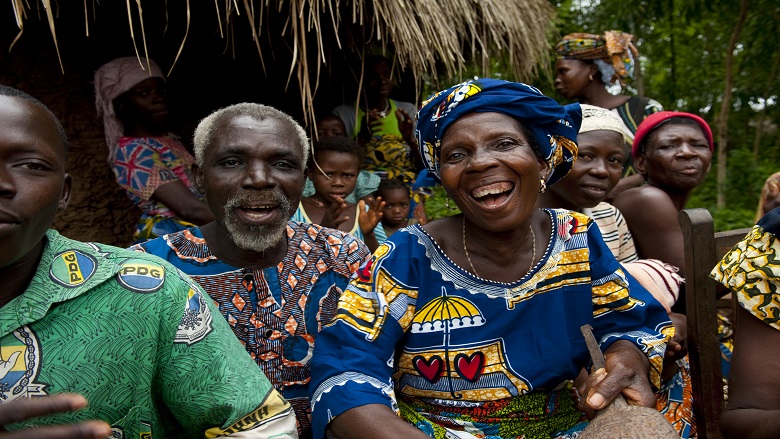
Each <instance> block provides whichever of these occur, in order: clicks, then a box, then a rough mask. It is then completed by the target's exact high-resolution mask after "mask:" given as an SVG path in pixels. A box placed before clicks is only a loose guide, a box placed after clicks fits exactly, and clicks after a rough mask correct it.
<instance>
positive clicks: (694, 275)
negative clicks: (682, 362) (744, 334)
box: [678, 209, 750, 439]
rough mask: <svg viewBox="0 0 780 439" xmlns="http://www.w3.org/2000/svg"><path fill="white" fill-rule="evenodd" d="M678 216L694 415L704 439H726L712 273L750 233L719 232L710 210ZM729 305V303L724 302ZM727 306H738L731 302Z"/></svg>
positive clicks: (747, 230)
mask: <svg viewBox="0 0 780 439" xmlns="http://www.w3.org/2000/svg"><path fill="white" fill-rule="evenodd" d="M678 220H679V222H680V228H681V229H682V232H683V237H684V241H685V299H684V300H685V314H686V319H687V325H688V358H689V360H690V366H691V380H692V383H693V414H694V417H695V420H696V428H697V431H698V434H699V436H698V437H699V438H700V439H713V438H717V439H719V438H722V435H721V434H720V426H719V421H720V415H721V413H722V412H723V380H722V376H723V375H722V370H721V352H720V342H719V339H718V316H717V313H718V304H719V300H718V292H717V289H718V283H717V282H716V281H714V280H713V279H711V278H710V277H709V274H710V272H711V271H712V268H713V267H715V265H716V264H717V263H718V262H719V261H720V259H721V258H722V257H723V255H724V254H726V252H728V251H729V250H730V249H731V248H732V247H734V245H735V244H736V243H737V242H739V241H741V240H742V239H743V238H744V237H745V235H746V234H747V233H748V232H749V231H750V229H749V228H747V229H738V230H729V231H727V232H719V233H715V229H714V226H713V221H712V216H711V215H710V213H709V211H707V209H685V210H683V211H681V212H680V214H679V217H678ZM720 303H721V305H723V301H721V302H720ZM726 305H727V306H732V305H731V303H730V302H727V303H726Z"/></svg>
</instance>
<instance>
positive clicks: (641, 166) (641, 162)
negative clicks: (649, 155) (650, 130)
mask: <svg viewBox="0 0 780 439" xmlns="http://www.w3.org/2000/svg"><path fill="white" fill-rule="evenodd" d="M634 169H636V172H637V173H638V174H641V175H647V159H646V158H645V155H644V154H639V155H638V156H637V157H636V158H634Z"/></svg>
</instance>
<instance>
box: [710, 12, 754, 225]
mask: <svg viewBox="0 0 780 439" xmlns="http://www.w3.org/2000/svg"><path fill="white" fill-rule="evenodd" d="M749 6H750V0H742V1H741V2H740V5H739V20H737V25H736V26H735V27H734V32H733V33H732V34H731V39H730V40H729V46H728V49H727V50H728V51H727V52H726V77H725V78H724V87H723V101H722V102H721V106H720V114H719V115H718V174H717V197H716V200H717V207H718V209H723V208H725V207H726V153H727V151H728V124H729V112H730V111H731V88H732V87H733V85H734V72H733V65H734V49H735V48H736V47H737V41H738V40H739V35H740V34H741V33H742V28H743V27H744V26H745V20H746V19H747V12H748V8H749Z"/></svg>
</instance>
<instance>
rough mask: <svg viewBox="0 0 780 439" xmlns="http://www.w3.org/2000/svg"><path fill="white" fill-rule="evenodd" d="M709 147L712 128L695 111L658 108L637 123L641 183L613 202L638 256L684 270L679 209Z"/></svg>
mask: <svg viewBox="0 0 780 439" xmlns="http://www.w3.org/2000/svg"><path fill="white" fill-rule="evenodd" d="M712 149H713V142H712V130H711V129H710V127H709V125H707V122H705V121H704V119H702V118H701V117H699V116H696V115H695V114H691V113H682V112H677V111H661V112H658V113H655V114H652V115H650V116H648V117H647V118H646V119H645V120H644V121H643V122H642V123H641V124H640V125H639V129H637V131H636V136H635V137H634V143H633V147H632V154H633V156H634V166H635V167H636V169H637V172H639V173H640V174H641V175H643V176H644V177H645V184H644V185H642V186H640V187H637V188H632V189H629V190H626V191H625V192H622V193H621V194H619V195H618V196H617V197H616V198H615V201H614V203H613V204H614V205H615V207H617V208H618V209H620V211H621V212H623V215H624V216H625V218H626V222H628V228H629V230H631V234H632V235H633V237H634V243H635V244H636V247H637V253H639V257H640V258H642V259H659V260H661V261H664V262H666V263H668V264H672V265H674V266H675V267H678V268H679V269H680V274H681V275H684V273H683V270H684V269H685V267H684V265H685V264H684V260H683V254H684V252H683V234H682V230H681V229H680V224H679V223H678V222H677V214H678V212H679V211H681V210H682V209H685V205H686V204H687V203H688V199H689V198H690V196H691V192H693V190H694V189H695V188H696V187H698V186H699V185H700V184H702V182H704V178H705V177H706V176H707V172H708V171H709V169H710V164H711V162H712ZM678 305H681V302H678Z"/></svg>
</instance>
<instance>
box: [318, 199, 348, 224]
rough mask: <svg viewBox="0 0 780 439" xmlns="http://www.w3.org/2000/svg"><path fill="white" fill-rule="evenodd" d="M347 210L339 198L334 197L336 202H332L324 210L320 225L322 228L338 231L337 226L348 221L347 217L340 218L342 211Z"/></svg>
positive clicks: (345, 204) (342, 200)
mask: <svg viewBox="0 0 780 439" xmlns="http://www.w3.org/2000/svg"><path fill="white" fill-rule="evenodd" d="M346 208H347V203H346V202H345V201H344V199H343V198H341V197H336V201H332V202H331V203H330V205H329V206H328V208H327V209H325V215H324V216H323V217H322V222H321V223H320V225H321V226H322V227H329V228H331V229H338V228H339V225H341V223H343V222H344V221H347V220H349V215H347V216H344V217H342V216H341V214H342V213H343V212H344V209H346Z"/></svg>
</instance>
